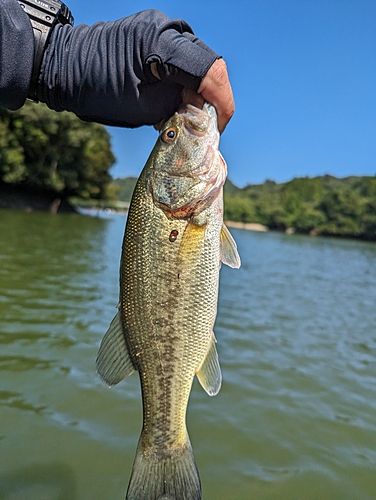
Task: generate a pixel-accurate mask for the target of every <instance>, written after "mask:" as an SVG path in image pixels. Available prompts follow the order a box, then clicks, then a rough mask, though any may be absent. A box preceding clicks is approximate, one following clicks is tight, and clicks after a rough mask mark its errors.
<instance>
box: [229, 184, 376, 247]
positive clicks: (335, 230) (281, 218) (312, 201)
mask: <svg viewBox="0 0 376 500" xmlns="http://www.w3.org/2000/svg"><path fill="white" fill-rule="evenodd" d="M240 200H243V201H245V200H247V202H248V204H249V210H248V212H247V214H241V218H240V217H239V214H238V213H237V212H236V210H237V207H238V206H239V202H240ZM243 206H245V205H243ZM225 207H226V211H225V215H226V216H227V217H228V218H231V216H232V215H233V214H235V216H236V218H235V219H233V220H243V221H246V220H250V219H252V217H253V219H252V221H253V222H259V223H261V224H265V225H266V226H268V227H270V228H271V229H280V230H286V229H287V228H293V229H294V230H295V231H296V232H300V233H310V234H323V235H331V236H349V237H357V238H363V239H368V240H376V177H347V178H344V179H337V178H335V177H331V176H323V177H315V178H296V179H293V180H292V181H290V182H286V183H283V184H277V183H275V182H272V181H267V182H265V183H264V184H261V185H250V186H247V187H245V188H244V189H241V190H239V191H238V192H237V193H236V195H227V194H226V190H225Z"/></svg>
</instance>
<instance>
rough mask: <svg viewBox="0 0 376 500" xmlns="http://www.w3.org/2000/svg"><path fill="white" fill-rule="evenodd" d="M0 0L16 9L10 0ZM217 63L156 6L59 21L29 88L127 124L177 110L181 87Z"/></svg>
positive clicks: (197, 81)
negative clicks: (110, 17) (95, 19)
mask: <svg viewBox="0 0 376 500" xmlns="http://www.w3.org/2000/svg"><path fill="white" fill-rule="evenodd" d="M0 2H2V3H4V2H8V3H10V2H13V3H14V4H16V5H17V6H18V4H17V2H16V1H15V0H0ZM21 14H23V15H24V13H23V12H21ZM21 14H19V16H21ZM3 45H4V42H3ZM21 55H22V56H23V54H22V52H21ZM20 63H21V64H22V63H24V61H22V62H21V61H18V64H16V66H17V67H18V66H19V65H20ZM218 64H222V62H220V61H218V56H217V55H216V54H215V53H214V52H213V51H212V50H211V49H210V48H209V47H207V46H206V45H205V44H203V42H201V41H200V40H198V39H197V38H196V37H195V36H194V34H193V32H192V30H191V28H190V27H189V25H188V24H187V23H185V22H184V21H172V20H170V19H168V18H167V17H166V16H165V15H164V14H162V13H160V12H158V11H155V10H149V11H144V12H140V13H138V14H135V15H133V16H129V17H126V18H123V19H120V20H118V21H114V22H107V23H97V24H95V25H92V26H86V25H79V26H77V27H71V26H69V25H65V26H62V25H59V24H58V25H57V26H56V27H55V28H54V29H53V31H52V34H51V36H50V38H49V43H48V44H47V47H46V50H45V53H44V57H43V61H42V65H41V71H40V74H39V80H38V85H37V88H36V92H35V93H36V95H37V98H38V99H39V100H40V101H42V102H46V103H47V105H48V106H49V107H50V108H51V109H55V110H57V111H61V110H68V111H73V112H74V113H76V114H77V115H78V116H80V117H81V118H83V119H85V120H89V121H97V122H101V123H105V124H109V125H120V126H128V127H136V126H139V125H144V124H155V123H157V122H158V121H160V120H161V119H164V118H167V117H168V116H170V115H171V114H172V113H173V112H174V111H175V110H176V108H177V107H178V105H179V104H180V102H181V99H182V97H181V91H182V89H183V88H185V89H190V90H191V91H193V92H195V91H197V90H199V87H200V85H202V84H204V83H205V81H207V82H208V81H209V80H210V79H209V76H210V74H212V73H213V70H212V67H213V68H215V67H216V66H217V65H218ZM153 68H154V69H155V70H156V71H153V70H152V69H153ZM156 75H157V76H156ZM209 89H210V86H209ZM205 91H206V88H204V92H203V94H202V95H203V96H204V93H205ZM0 96H1V90H0ZM25 97H26V95H25V93H23V99H25ZM208 100H210V99H208ZM19 103H20V99H18V101H17V104H18V107H19V106H20V105H22V99H21V104H19ZM213 103H214V104H216V103H215V102H213ZM0 105H4V103H3V102H1V100H0ZM8 107H10V106H8ZM11 109H15V107H14V105H13V107H12V108H11ZM219 114H220V113H219Z"/></svg>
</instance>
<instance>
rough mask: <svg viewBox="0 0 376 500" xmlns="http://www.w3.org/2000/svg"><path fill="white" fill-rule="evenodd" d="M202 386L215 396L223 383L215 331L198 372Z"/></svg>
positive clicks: (210, 394)
mask: <svg viewBox="0 0 376 500" xmlns="http://www.w3.org/2000/svg"><path fill="white" fill-rule="evenodd" d="M196 375H197V378H198V380H199V381H200V384H201V386H202V387H203V388H204V389H205V391H206V392H207V393H208V394H209V396H215V395H216V394H218V392H219V390H220V388H221V384H222V373H221V367H220V366H219V360H218V353H217V349H216V347H215V337H214V333H213V336H212V339H211V341H210V346H209V350H208V353H207V355H206V358H205V360H204V362H203V363H202V365H201V367H200V369H199V370H198V371H197V372H196Z"/></svg>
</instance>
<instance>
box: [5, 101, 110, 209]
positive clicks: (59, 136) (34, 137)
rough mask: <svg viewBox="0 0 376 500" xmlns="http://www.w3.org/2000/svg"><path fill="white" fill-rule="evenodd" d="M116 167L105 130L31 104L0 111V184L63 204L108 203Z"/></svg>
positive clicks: (99, 126) (65, 113)
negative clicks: (58, 198)
mask: <svg viewBox="0 0 376 500" xmlns="http://www.w3.org/2000/svg"><path fill="white" fill-rule="evenodd" d="M114 161H115V157H114V155H113V153H112V151H111V144H110V137H109V134H108V132H107V130H106V128H105V127H103V126H102V125H98V124H94V123H85V122H82V121H81V120H80V119H79V118H77V117H76V116H75V115H73V114H72V113H67V112H62V113H56V112H54V111H51V110H50V109H48V108H47V106H45V105H43V104H35V103H31V102H27V103H26V104H25V105H24V106H23V107H22V108H21V109H20V110H18V111H16V112H12V111H8V110H4V109H0V182H1V183H3V184H9V185H12V186H14V185H17V186H22V187H23V188H25V187H28V188H30V189H37V190H38V192H43V190H45V191H46V192H54V193H56V194H58V195H59V196H61V197H63V198H68V197H70V196H78V197H80V198H86V199H88V198H98V199H100V198H104V197H106V196H107V195H108V189H109V186H110V182H111V176H110V174H109V169H110V167H111V166H112V164H113V163H114Z"/></svg>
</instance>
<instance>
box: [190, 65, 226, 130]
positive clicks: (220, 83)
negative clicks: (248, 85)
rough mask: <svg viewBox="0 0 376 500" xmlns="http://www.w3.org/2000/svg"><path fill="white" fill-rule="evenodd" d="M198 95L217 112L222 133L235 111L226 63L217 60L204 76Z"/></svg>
mask: <svg viewBox="0 0 376 500" xmlns="http://www.w3.org/2000/svg"><path fill="white" fill-rule="evenodd" d="M198 93H199V94H200V95H201V96H202V97H203V98H204V100H205V101H208V102H210V103H211V104H213V106H214V107H215V108H216V110H217V116H218V129H219V131H220V132H221V133H222V132H223V131H224V129H225V128H226V125H227V124H228V122H229V121H230V120H231V117H232V115H233V114H234V111H235V103H234V96H233V93H232V89H231V84H230V80H229V78H228V73H227V67H226V63H225V62H224V60H223V59H217V60H216V61H215V62H214V64H213V65H212V66H211V68H210V69H209V71H208V72H207V73H206V75H205V76H204V78H203V80H202V82H201V85H200V87H199V89H198Z"/></svg>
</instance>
